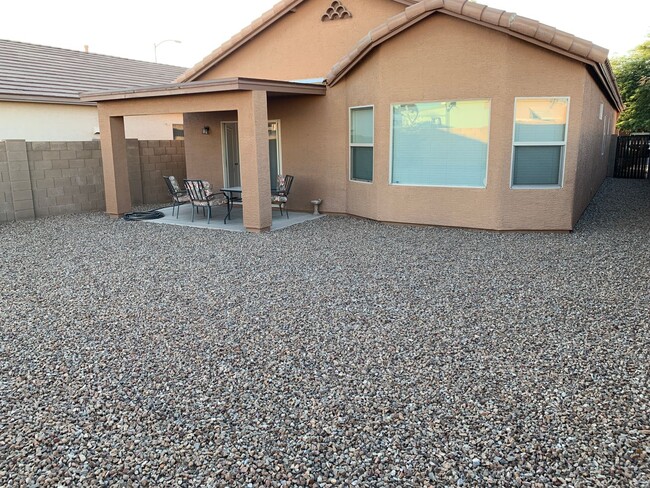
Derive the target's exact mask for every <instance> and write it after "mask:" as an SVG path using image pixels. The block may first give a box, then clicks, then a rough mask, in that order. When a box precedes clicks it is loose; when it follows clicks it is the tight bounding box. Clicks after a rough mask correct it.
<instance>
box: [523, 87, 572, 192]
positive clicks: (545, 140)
mask: <svg viewBox="0 0 650 488" xmlns="http://www.w3.org/2000/svg"><path fill="white" fill-rule="evenodd" d="M568 112H569V98H568V97H560V98H518V99H517V100H516V101H515V124H514V136H513V151H512V186H513V187H540V188H544V187H547V188H557V187H561V186H562V176H563V173H564V156H565V149H566V138H567V120H568Z"/></svg>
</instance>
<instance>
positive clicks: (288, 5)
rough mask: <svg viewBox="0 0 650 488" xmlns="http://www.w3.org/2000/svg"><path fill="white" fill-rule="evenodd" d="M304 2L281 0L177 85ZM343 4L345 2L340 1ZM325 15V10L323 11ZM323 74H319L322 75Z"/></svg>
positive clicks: (406, 1) (410, 0) (401, 0)
mask: <svg viewBox="0 0 650 488" xmlns="http://www.w3.org/2000/svg"><path fill="white" fill-rule="evenodd" d="M305 1H306V0H282V1H281V2H280V3H278V4H276V5H275V6H274V7H273V8H272V9H271V10H269V11H267V12H265V13H264V14H262V16H261V17H259V18H258V19H257V20H255V21H253V22H252V23H251V24H250V25H248V26H247V27H245V28H244V29H242V30H241V31H240V32H239V33H237V34H235V35H234V36H233V37H232V38H230V39H229V40H228V41H226V42H225V43H223V44H222V45H221V46H219V47H218V48H217V49H215V50H214V51H212V52H211V53H210V54H208V55H207V56H206V57H205V58H204V59H202V60H201V61H200V62H198V63H197V64H196V65H195V66H193V67H192V68H190V69H189V70H187V71H186V72H184V73H183V74H182V75H181V76H179V77H178V78H176V80H175V81H176V82H177V83H184V82H188V81H195V80H197V79H198V78H199V77H201V75H203V74H205V73H206V72H207V71H209V70H210V69H211V68H213V67H214V66H216V65H217V64H218V63H220V62H221V61H223V60H224V59H225V58H226V57H228V56H230V55H231V54H233V53H234V52H235V51H237V50H238V49H239V48H241V47H242V46H244V45H245V44H247V43H248V42H250V41H251V40H253V39H254V38H256V37H257V36H259V35H260V34H261V33H262V32H264V31H265V30H266V29H268V28H269V27H271V26H272V25H274V24H275V23H276V22H278V21H279V20H280V19H282V18H283V17H285V16H286V15H288V14H290V13H292V12H295V11H296V8H297V7H298V6H299V5H300V4H302V3H304V2H305ZM392 1H393V2H396V3H398V4H401V5H404V6H405V7H406V6H410V5H414V4H416V3H417V2H418V1H420V0H392ZM339 3H343V4H345V3H346V2H345V1H344V0H342V2H339ZM323 13H326V10H325V9H324V10H323ZM323 20H325V19H323ZM323 74H324V73H319V75H321V76H322V75H323Z"/></svg>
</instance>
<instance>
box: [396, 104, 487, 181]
mask: <svg viewBox="0 0 650 488" xmlns="http://www.w3.org/2000/svg"><path fill="white" fill-rule="evenodd" d="M392 109H393V110H392V119H393V121H392V165H391V183H393V184H400V185H429V186H461V187H478V188H485V185H486V179H487V155H488V140H489V132H490V100H455V101H446V102H424V103H407V104H398V105H393V107H392Z"/></svg>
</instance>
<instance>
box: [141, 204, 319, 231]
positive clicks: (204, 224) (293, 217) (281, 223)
mask: <svg viewBox="0 0 650 488" xmlns="http://www.w3.org/2000/svg"><path fill="white" fill-rule="evenodd" d="M158 211H159V212H161V213H163V214H164V215H165V216H164V217H162V218H160V219H151V220H143V222H151V223H155V224H166V225H181V226H185V227H196V228H202V229H214V230H226V231H230V232H246V230H247V229H246V227H245V225H244V212H243V207H239V206H238V207H234V208H233V209H232V211H231V212H230V219H228V221H227V223H224V218H225V216H226V213H227V210H226V208H225V207H217V208H214V209H212V218H211V219H210V223H208V219H207V217H206V216H204V215H203V213H201V212H200V211H199V212H198V213H197V214H196V215H195V216H194V221H192V206H191V205H181V206H180V207H176V209H175V210H174V213H173V215H172V207H171V206H170V207H164V208H159V209H158ZM176 211H178V216H177V215H176ZM322 216H323V215H322V214H318V215H314V214H312V213H306V212H294V211H291V212H289V215H288V217H287V214H286V212H285V213H284V215H282V214H280V212H279V210H277V209H275V210H273V213H272V214H271V217H272V223H271V227H270V229H269V230H271V231H276V230H281V229H286V228H287V227H291V226H292V225H296V224H301V223H303V222H308V221H310V220H315V219H318V218H320V217H322Z"/></svg>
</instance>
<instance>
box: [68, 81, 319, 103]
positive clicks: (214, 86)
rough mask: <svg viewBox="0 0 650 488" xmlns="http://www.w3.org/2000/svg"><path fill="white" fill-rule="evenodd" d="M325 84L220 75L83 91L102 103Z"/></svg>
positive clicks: (315, 91) (289, 90)
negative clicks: (134, 86) (163, 83)
mask: <svg viewBox="0 0 650 488" xmlns="http://www.w3.org/2000/svg"><path fill="white" fill-rule="evenodd" d="M326 90H327V88H326V87H325V85H324V84H318V83H301V82H293V81H280V80H263V79H258V78H239V77H237V78H222V79H218V80H207V81H191V82H187V83H169V84H165V85H156V86H147V87H141V88H130V89H126V90H114V91H99V92H89V93H82V94H81V100H82V101H85V102H104V101H109V100H128V99H135V98H152V97H169V96H175V95H193V94H199V93H219V92H229V91H230V92H232V91H265V92H267V93H268V96H270V97H277V96H296V95H325V92H326Z"/></svg>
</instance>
